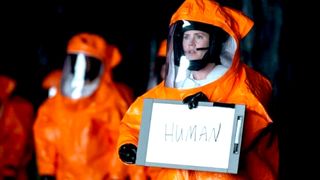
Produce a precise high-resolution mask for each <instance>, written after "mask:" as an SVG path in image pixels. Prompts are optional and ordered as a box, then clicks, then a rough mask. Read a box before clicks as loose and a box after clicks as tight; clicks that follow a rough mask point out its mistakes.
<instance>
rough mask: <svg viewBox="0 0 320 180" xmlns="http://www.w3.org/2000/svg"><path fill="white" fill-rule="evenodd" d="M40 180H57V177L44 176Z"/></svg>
mask: <svg viewBox="0 0 320 180" xmlns="http://www.w3.org/2000/svg"><path fill="white" fill-rule="evenodd" d="M40 180H56V177H55V176H52V175H42V176H40Z"/></svg>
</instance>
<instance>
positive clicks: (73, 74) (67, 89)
mask: <svg viewBox="0 0 320 180" xmlns="http://www.w3.org/2000/svg"><path fill="white" fill-rule="evenodd" d="M103 68H104V67H103V64H102V62H101V61H100V60H98V59H96V58H94V57H90V56H86V55H85V54H83V53H79V54H68V55H67V57H66V59H65V62H64V67H63V74H62V81H61V92H62V94H63V95H64V96H67V97H69V98H71V99H79V98H83V97H88V96H90V95H92V94H93V93H94V92H95V91H96V89H97V88H98V87H99V84H100V81H101V77H102V72H103Z"/></svg>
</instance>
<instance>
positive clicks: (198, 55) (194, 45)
mask: <svg viewBox="0 0 320 180" xmlns="http://www.w3.org/2000/svg"><path fill="white" fill-rule="evenodd" d="M182 45H183V50H184V54H185V56H186V58H187V59H189V60H197V59H202V57H203V56H204V54H205V53H206V52H207V51H208V47H209V34H208V33H206V32H204V31H199V30H189V31H186V32H185V33H184V34H183V41H182ZM198 48H206V49H202V50H201V49H199V50H197V49H198Z"/></svg>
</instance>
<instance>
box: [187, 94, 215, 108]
mask: <svg viewBox="0 0 320 180" xmlns="http://www.w3.org/2000/svg"><path fill="white" fill-rule="evenodd" d="M199 101H205V102H208V101H209V99H208V97H207V96H206V95H205V94H203V92H201V91H200V92H197V93H196V94H193V95H190V96H187V97H186V98H184V99H183V101H182V102H183V104H188V107H189V109H192V108H196V107H198V103H199Z"/></svg>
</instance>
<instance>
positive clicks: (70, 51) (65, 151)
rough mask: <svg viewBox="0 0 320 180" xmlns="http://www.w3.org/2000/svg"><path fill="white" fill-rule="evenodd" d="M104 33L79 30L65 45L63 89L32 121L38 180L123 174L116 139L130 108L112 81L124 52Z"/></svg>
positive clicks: (94, 178)
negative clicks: (114, 71)
mask: <svg viewBox="0 0 320 180" xmlns="http://www.w3.org/2000/svg"><path fill="white" fill-rule="evenodd" d="M115 53H119V52H118V50H117V48H116V47H115V46H113V45H111V44H108V43H107V42H106V41H105V40H104V39H103V38H102V37H101V36H99V35H96V34H90V33H80V34H77V35H75V36H73V37H72V38H71V39H70V40H69V43H68V46H67V56H66V59H65V63H64V67H63V71H62V79H61V84H60V88H59V90H58V92H57V94H56V95H55V96H54V97H52V98H48V99H47V100H46V101H45V102H44V103H43V104H42V105H41V106H40V108H39V110H38V114H37V118H36V122H35V125H34V134H35V145H36V157H37V165H38V172H39V176H40V179H86V180H88V179H91V180H102V179H125V178H126V176H127V174H126V169H127V166H126V165H124V164H123V163H122V162H121V161H120V159H119V157H118V155H117V149H116V142H117V138H118V134H119V133H118V128H119V124H120V120H121V118H122V116H123V114H124V113H125V111H126V110H127V108H128V104H127V102H126V100H125V99H124V98H123V97H122V96H121V95H120V93H119V91H118V89H117V87H116V85H115V83H114V82H113V80H112V76H111V72H112V71H111V70H112V67H114V65H116V64H117V62H119V61H120V59H119V58H121V56H119V55H115Z"/></svg>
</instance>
